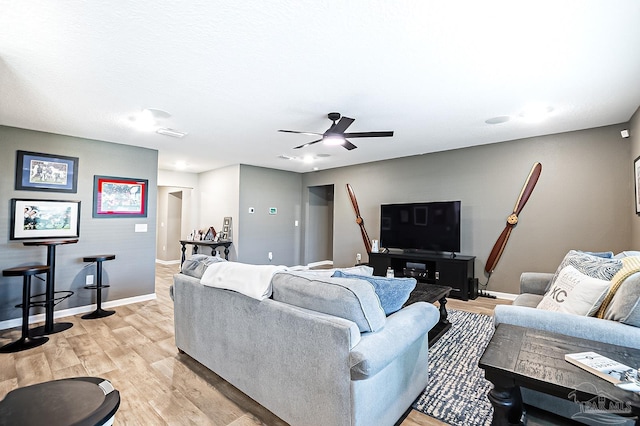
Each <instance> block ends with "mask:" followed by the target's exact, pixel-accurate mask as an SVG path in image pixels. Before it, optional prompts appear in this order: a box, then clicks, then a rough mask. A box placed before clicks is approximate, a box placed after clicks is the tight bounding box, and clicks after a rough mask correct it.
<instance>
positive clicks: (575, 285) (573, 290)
mask: <svg viewBox="0 0 640 426" xmlns="http://www.w3.org/2000/svg"><path fill="white" fill-rule="evenodd" d="M610 284H611V282H610V281H607V280H601V279H599V278H593V277H590V276H588V275H585V274H583V273H582V272H580V271H578V270H577V269H576V268H575V267H573V266H571V265H567V266H565V267H564V268H563V269H562V270H561V271H560V273H559V274H558V277H557V279H556V280H555V281H554V283H553V284H552V285H551V287H550V288H549V290H548V291H547V293H546V294H545V295H544V298H543V299H542V301H541V302H540V303H539V304H538V306H537V308H538V309H545V310H548V311H558V312H566V313H569V314H575V315H586V316H593V315H595V313H596V312H597V311H598V308H599V307H600V305H601V304H602V301H603V300H604V297H605V296H606V295H607V292H608V290H609V285H610Z"/></svg>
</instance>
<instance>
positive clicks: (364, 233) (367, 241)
mask: <svg viewBox="0 0 640 426" xmlns="http://www.w3.org/2000/svg"><path fill="white" fill-rule="evenodd" d="M347 192H348V193H349V199H350V200H351V205H352V206H353V210H354V211H355V213H356V223H357V224H358V225H360V234H362V241H363V242H364V247H365V249H366V250H367V253H371V240H370V239H369V235H368V234H367V230H366V229H365V227H364V220H363V219H362V216H360V207H358V200H356V194H355V192H353V188H351V185H350V184H347Z"/></svg>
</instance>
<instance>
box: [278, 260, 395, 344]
mask: <svg viewBox="0 0 640 426" xmlns="http://www.w3.org/2000/svg"><path fill="white" fill-rule="evenodd" d="M271 284H272V286H273V296H272V298H273V300H276V301H279V302H284V303H288V304H290V305H294V306H299V307H301V308H306V309H311V310H313V311H317V312H322V313H325V314H329V315H334V316H337V317H340V318H345V319H348V320H350V321H353V322H355V323H356V324H357V325H358V329H359V330H360V331H361V332H368V331H377V330H380V329H382V327H384V325H385V321H386V315H385V313H384V310H383V309H382V306H380V300H379V299H378V296H377V295H376V293H375V292H374V291H373V286H372V285H371V284H370V283H368V282H367V281H363V280H359V279H355V278H333V277H322V276H317V275H313V274H306V273H305V272H279V273H277V274H275V275H274V276H273V279H272V280H271Z"/></svg>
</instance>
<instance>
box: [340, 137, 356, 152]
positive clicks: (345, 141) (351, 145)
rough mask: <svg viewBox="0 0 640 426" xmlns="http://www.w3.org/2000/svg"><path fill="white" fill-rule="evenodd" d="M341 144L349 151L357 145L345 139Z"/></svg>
mask: <svg viewBox="0 0 640 426" xmlns="http://www.w3.org/2000/svg"><path fill="white" fill-rule="evenodd" d="M342 146H344V147H345V148H346V149H348V150H349V151H351V150H352V149H356V148H357V146H355V145H354V144H352V143H351V142H349V141H348V140H346V139H345V140H344V143H343V144H342Z"/></svg>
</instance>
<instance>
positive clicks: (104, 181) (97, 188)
mask: <svg viewBox="0 0 640 426" xmlns="http://www.w3.org/2000/svg"><path fill="white" fill-rule="evenodd" d="M148 186H149V181H148V180H147V179H130V178H119V177H113V176H97V175H96V176H94V177H93V217H94V218H108V217H147V198H148V197H147V192H148Z"/></svg>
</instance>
